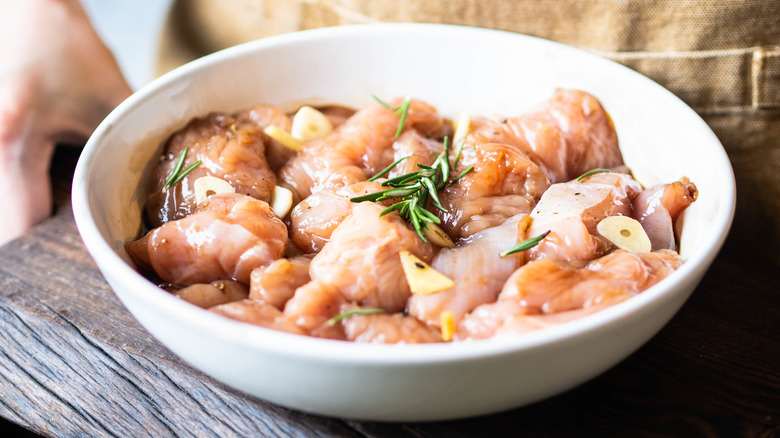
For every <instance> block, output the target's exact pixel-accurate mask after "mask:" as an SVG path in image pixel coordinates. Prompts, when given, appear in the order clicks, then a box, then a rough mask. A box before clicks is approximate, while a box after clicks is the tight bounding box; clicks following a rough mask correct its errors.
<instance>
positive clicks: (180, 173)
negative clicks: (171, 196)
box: [163, 147, 202, 189]
mask: <svg viewBox="0 0 780 438" xmlns="http://www.w3.org/2000/svg"><path fill="white" fill-rule="evenodd" d="M189 150H190V148H189V147H186V148H184V150H182V151H181V155H179V159H178V160H177V161H176V166H174V168H173V172H171V176H170V177H168V180H167V181H165V185H164V186H163V189H169V188H171V187H173V186H175V185H176V184H178V183H179V182H181V180H183V179H184V177H185V176H187V174H188V173H190V172H192V169H194V168H196V167H198V166H200V164H201V163H202V161H201V160H198V161H196V162H194V163H192V164H190V165H189V166H187V168H186V169H184V170H182V168H181V167H182V166H183V165H184V160H185V159H186V158H187V152H188V151H189Z"/></svg>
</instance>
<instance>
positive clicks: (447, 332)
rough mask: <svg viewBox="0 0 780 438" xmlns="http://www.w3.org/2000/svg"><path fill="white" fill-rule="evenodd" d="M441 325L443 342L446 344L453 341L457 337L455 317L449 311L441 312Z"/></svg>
mask: <svg viewBox="0 0 780 438" xmlns="http://www.w3.org/2000/svg"><path fill="white" fill-rule="evenodd" d="M439 319H440V323H441V340H442V341H444V342H450V341H452V338H453V336H455V315H453V314H452V312H450V311H449V310H445V311H444V312H441V316H440V317H439Z"/></svg>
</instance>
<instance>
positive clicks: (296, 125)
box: [290, 106, 333, 141]
mask: <svg viewBox="0 0 780 438" xmlns="http://www.w3.org/2000/svg"><path fill="white" fill-rule="evenodd" d="M332 131H333V124H332V123H331V122H330V119H328V117H327V116H325V114H322V113H321V112H319V111H317V110H316V109H314V108H312V107H310V106H302V107H301V109H299V110H298V112H297V113H295V115H294V116H293V119H292V129H290V134H292V136H293V137H294V138H297V139H299V140H303V141H308V140H312V139H315V138H320V137H324V136H326V135H328V134H330V133H331V132H332Z"/></svg>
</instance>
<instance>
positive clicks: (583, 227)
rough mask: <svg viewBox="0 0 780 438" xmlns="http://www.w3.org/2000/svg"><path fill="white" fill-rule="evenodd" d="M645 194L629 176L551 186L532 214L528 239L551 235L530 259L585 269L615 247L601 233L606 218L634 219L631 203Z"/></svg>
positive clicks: (596, 177)
mask: <svg viewBox="0 0 780 438" xmlns="http://www.w3.org/2000/svg"><path fill="white" fill-rule="evenodd" d="M641 190H642V187H641V185H640V184H639V183H638V182H636V181H634V179H633V178H631V176H630V175H626V174H622V173H615V172H610V173H597V174H593V175H591V176H588V177H586V178H584V179H582V180H581V181H576V180H575V181H571V182H566V183H558V184H553V185H552V186H550V188H549V190H547V191H546V192H545V193H544V195H543V196H542V199H541V200H539V203H538V204H537V205H536V207H535V208H534V210H533V211H532V212H531V218H532V219H533V222H532V223H531V228H530V229H529V231H528V234H529V236H538V235H541V234H543V233H545V232H547V231H550V234H548V235H547V237H545V239H544V240H542V241H541V242H540V243H539V245H537V246H536V247H534V248H532V249H531V250H529V251H528V253H529V256H530V258H531V259H540V258H550V259H552V260H556V261H562V262H568V263H570V264H572V265H575V266H582V265H584V264H586V263H587V262H588V261H590V260H593V259H595V258H597V257H600V256H602V255H605V254H606V253H607V252H608V251H610V250H611V249H612V248H613V245H612V244H611V243H610V242H609V241H608V240H606V239H604V238H603V237H601V235H600V234H599V233H598V231H597V230H596V225H597V224H598V222H599V221H600V220H602V219H604V218H605V217H609V216H617V215H622V216H629V217H630V216H631V214H632V208H631V199H633V198H635V197H636V196H637V195H638V194H639V192H640V191H641Z"/></svg>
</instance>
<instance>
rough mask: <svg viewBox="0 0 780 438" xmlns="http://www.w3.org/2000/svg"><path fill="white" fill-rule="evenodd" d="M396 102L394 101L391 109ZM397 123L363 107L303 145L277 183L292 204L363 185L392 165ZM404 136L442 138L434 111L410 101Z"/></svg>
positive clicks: (380, 110)
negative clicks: (325, 191) (294, 199)
mask: <svg viewBox="0 0 780 438" xmlns="http://www.w3.org/2000/svg"><path fill="white" fill-rule="evenodd" d="M400 102H401V101H400V100H398V99H395V100H393V101H392V102H391V105H397V104H400ZM399 121H400V120H399V117H398V116H397V115H396V114H395V113H394V111H392V110H390V109H387V108H385V107H383V106H382V105H380V104H378V103H374V104H372V105H369V106H368V107H366V108H365V109H362V110H360V111H358V112H357V113H355V115H353V116H352V117H350V118H349V119H348V120H347V121H346V122H345V123H344V124H343V125H341V126H339V127H338V128H337V129H335V130H334V131H333V132H332V133H331V134H329V135H327V136H325V137H322V138H319V139H315V140H312V141H310V142H308V143H306V144H304V146H303V150H302V151H301V152H300V153H298V155H296V156H295V157H294V158H293V159H292V160H290V161H289V162H288V163H287V165H285V166H284V167H283V168H282V169H281V170H280V171H279V178H280V180H281V181H282V183H283V185H284V186H285V187H287V188H289V189H291V190H292V191H293V192H294V193H295V195H296V197H297V199H303V198H305V197H307V196H309V195H310V194H311V193H312V192H316V191H318V190H322V189H326V188H331V187H333V188H335V187H342V186H345V185H349V184H353V183H355V182H359V181H363V180H365V179H367V177H368V176H371V175H374V174H376V173H377V172H379V171H380V170H382V169H384V168H385V167H387V166H388V165H389V164H390V163H392V162H393V148H392V145H393V143H394V142H395V133H396V130H397V129H398V124H399ZM404 130H405V131H408V130H416V131H418V132H420V133H421V134H422V135H424V136H429V137H433V138H440V137H442V135H443V133H444V132H445V131H444V130H445V128H444V121H443V119H442V118H441V117H440V116H439V115H438V113H437V112H436V109H435V108H433V107H432V106H430V105H428V104H426V103H423V102H420V101H418V100H412V101H411V104H410V107H409V111H408V115H407V119H406V122H405V124H404Z"/></svg>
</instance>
